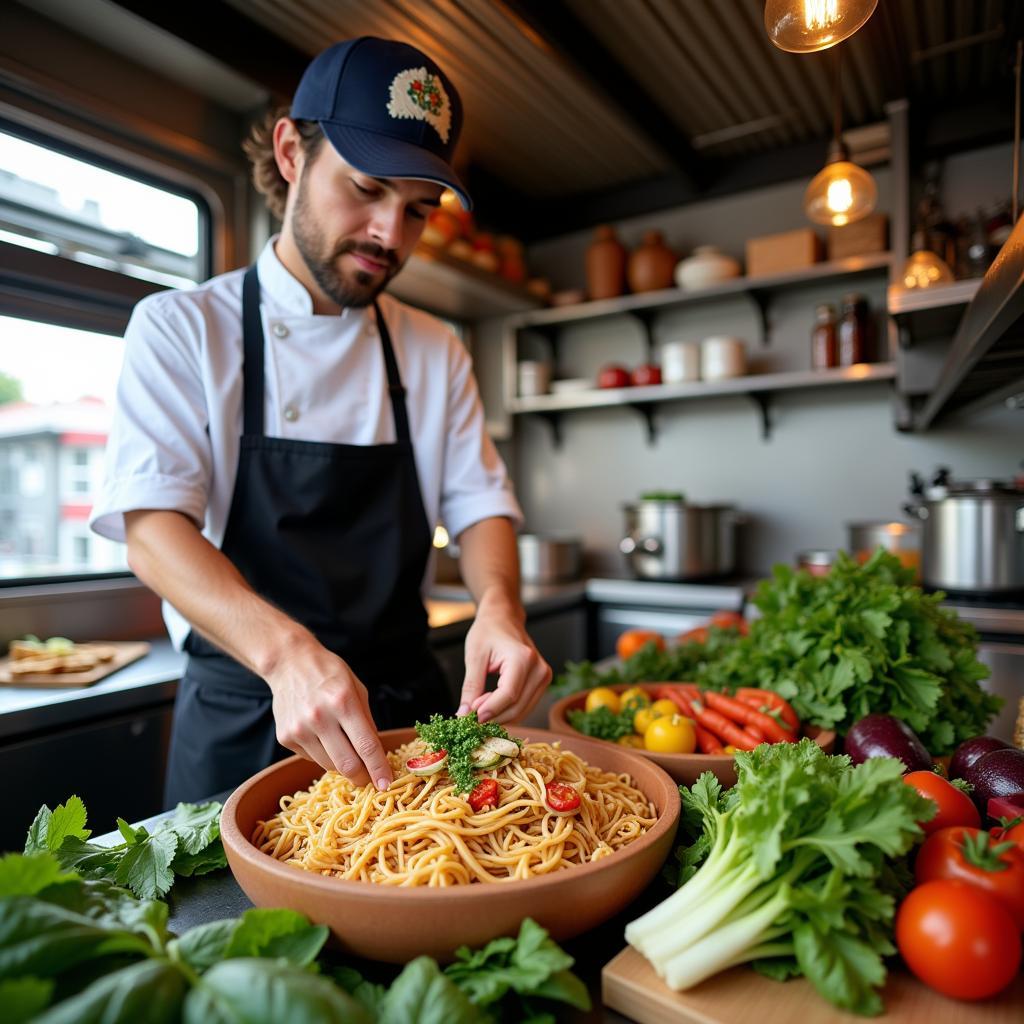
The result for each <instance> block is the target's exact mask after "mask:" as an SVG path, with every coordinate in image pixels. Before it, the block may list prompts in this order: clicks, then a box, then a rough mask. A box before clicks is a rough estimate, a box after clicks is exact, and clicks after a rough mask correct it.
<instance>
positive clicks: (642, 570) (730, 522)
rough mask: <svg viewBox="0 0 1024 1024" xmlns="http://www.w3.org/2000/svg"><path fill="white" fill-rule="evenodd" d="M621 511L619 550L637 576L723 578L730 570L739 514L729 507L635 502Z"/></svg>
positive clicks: (665, 502) (734, 549) (651, 577)
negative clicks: (622, 528) (623, 523)
mask: <svg viewBox="0 0 1024 1024" xmlns="http://www.w3.org/2000/svg"><path fill="white" fill-rule="evenodd" d="M623 511H624V512H625V518H626V536H625V537H624V538H623V539H622V542H621V543H620V544H619V550H620V551H621V552H622V553H623V554H624V555H625V556H626V560H627V562H628V563H629V567H630V569H632V570H633V572H634V573H635V574H636V575H637V576H639V577H640V578H641V579H646V580H689V579H699V578H701V577H705V576H726V575H728V574H729V573H731V572H733V570H734V569H735V568H736V526H737V524H738V523H739V522H740V517H739V515H738V514H737V512H736V509H735V508H734V507H733V506H732V505H689V504H687V503H685V502H683V501H638V502H636V503H635V504H627V505H623Z"/></svg>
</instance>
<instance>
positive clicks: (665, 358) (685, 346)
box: [661, 341, 700, 384]
mask: <svg viewBox="0 0 1024 1024" xmlns="http://www.w3.org/2000/svg"><path fill="white" fill-rule="evenodd" d="M661 379H662V380H663V381H664V382H665V383H666V384H682V383H684V382H686V381H692V380H700V343H699V342H696V341H666V342H665V343H664V344H663V345H662V346H661Z"/></svg>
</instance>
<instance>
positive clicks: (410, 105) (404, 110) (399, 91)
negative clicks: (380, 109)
mask: <svg viewBox="0 0 1024 1024" xmlns="http://www.w3.org/2000/svg"><path fill="white" fill-rule="evenodd" d="M388 113H389V114H390V115H391V116H392V117H396V118H413V119H414V120H416V121H426V122H427V124H429V125H430V126H431V128H433V129H434V131H436V132H437V134H438V135H439V136H440V137H441V141H442V142H447V141H448V134H449V132H450V131H451V127H452V109H451V104H450V103H449V101H448V94H447V93H446V92H445V91H444V85H443V84H442V83H441V79H440V78H439V77H438V76H437V75H433V74H431V73H430V72H429V71H427V69H426V68H409V69H408V70H407V71H400V72H399V73H398V74H397V75H395V77H394V80H393V81H392V83H391V100H390V102H389V103H388Z"/></svg>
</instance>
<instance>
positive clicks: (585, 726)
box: [568, 706, 637, 743]
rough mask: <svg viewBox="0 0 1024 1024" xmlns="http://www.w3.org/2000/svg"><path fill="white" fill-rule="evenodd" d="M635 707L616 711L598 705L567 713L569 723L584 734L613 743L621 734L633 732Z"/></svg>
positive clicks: (627, 734)
mask: <svg viewBox="0 0 1024 1024" xmlns="http://www.w3.org/2000/svg"><path fill="white" fill-rule="evenodd" d="M636 711H637V709H636V708H634V707H632V706H631V707H629V708H627V709H626V710H625V711H620V712H618V713H616V712H614V711H612V710H611V709H610V708H606V707H599V708H594V710H593V711H583V710H581V709H579V708H574V709H573V710H572V711H570V712H569V714H568V719H569V724H570V725H571V726H572V727H573V728H574V729H575V730H576V731H577V732H581V733H583V735H584V736H593V737H594V738H595V739H598V740H611V741H612V742H613V743H614V742H615V741H616V740H619V739H621V738H622V737H623V736H630V735H632V733H633V719H634V717H635V716H636Z"/></svg>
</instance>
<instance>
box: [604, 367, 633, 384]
mask: <svg viewBox="0 0 1024 1024" xmlns="http://www.w3.org/2000/svg"><path fill="white" fill-rule="evenodd" d="M630 383H631V378H630V376H629V370H627V369H626V368H625V367H624V366H619V364H618V363H609V364H608V365H607V366H602V367H601V369H600V370H599V371H598V374H597V386H598V387H599V388H628V387H629V385H630Z"/></svg>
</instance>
